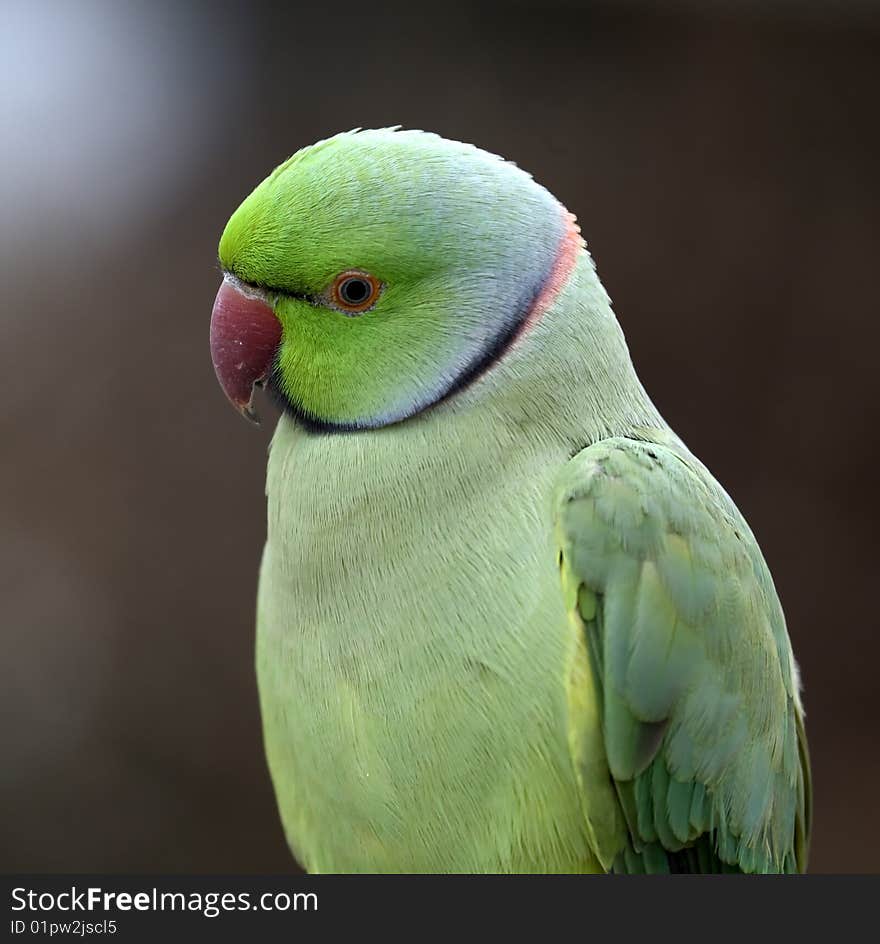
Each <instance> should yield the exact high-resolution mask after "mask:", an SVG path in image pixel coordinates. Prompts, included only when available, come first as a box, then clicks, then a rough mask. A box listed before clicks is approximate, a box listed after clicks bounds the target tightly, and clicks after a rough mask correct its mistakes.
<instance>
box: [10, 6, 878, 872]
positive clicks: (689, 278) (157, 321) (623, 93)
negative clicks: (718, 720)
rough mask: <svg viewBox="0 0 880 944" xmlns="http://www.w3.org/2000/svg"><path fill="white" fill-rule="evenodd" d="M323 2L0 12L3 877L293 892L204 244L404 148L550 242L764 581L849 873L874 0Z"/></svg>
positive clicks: (869, 383)
mask: <svg viewBox="0 0 880 944" xmlns="http://www.w3.org/2000/svg"><path fill="white" fill-rule="evenodd" d="M330 6H331V5H329V4H320V3H313V4H310V5H295V4H286V5H285V8H284V10H283V11H282V10H279V9H276V5H275V4H271V5H269V4H267V5H265V6H260V5H257V4H253V3H248V4H246V3H238V4H221V3H211V4H209V3H205V4H201V5H200V4H192V3H189V4H187V3H174V2H164V3H162V2H159V3H157V2H153V3H146V2H145V3H124V4H123V3H113V2H103V3H102V2H97V0H94V2H84V0H83V2H73V0H71V2H63V0H58V2H55V3H46V2H25V0H3V3H2V6H0V96H2V97H0V127H2V139H3V147H2V149H0V261H2V267H3V272H2V299H3V301H2V309H0V371H2V376H3V378H4V383H3V389H4V394H3V398H2V406H0V436H2V438H0V442H2V444H3V445H2V448H3V462H2V466H0V496H2V497H0V502H2V505H0V619H2V647H3V648H2V671H3V678H2V684H0V699H2V743H0V758H2V760H0V790H2V793H0V810H2V813H0V849H2V861H0V865H2V867H3V868H4V869H6V870H34V871H43V870H72V871H86V870H142V871H143V870H164V871H189V870H199V871H230V872H231V871H236V872H241V871H282V870H287V869H293V868H294V864H293V862H292V860H291V859H290V858H289V855H288V853H287V850H286V848H285V845H284V841H283V838H282V833H281V828H280V825H279V823H278V820H277V816H276V812H275V807H274V800H273V797H272V793H271V789H270V784H269V780H268V777H267V774H266V770H265V767H264V761H263V755H262V747H261V741H260V729H259V719H258V714H257V699H256V691H255V684H254V677H253V671H252V645H253V605H254V593H255V581H256V568H257V562H258V556H259V553H260V548H261V542H262V539H263V533H264V522H263V515H264V507H263V475H264V468H265V449H266V444H267V442H268V436H269V432H270V430H271V426H272V422H271V421H270V422H269V423H268V424H267V427H266V428H265V429H264V430H263V431H262V432H255V431H254V430H253V429H251V428H249V427H248V426H247V425H246V424H245V423H243V422H241V421H240V420H239V419H238V418H237V417H236V416H235V415H234V413H233V412H232V411H231V410H230V409H229V408H228V407H227V406H226V404H225V403H224V401H223V398H222V396H221V394H220V391H219V388H218V387H217V384H216V383H215V381H214V377H213V373H212V370H211V365H210V361H209V357H208V345H207V330H208V318H209V314H210V309H211V304H212V301H213V297H214V293H215V291H216V287H217V284H218V278H219V277H218V268H217V264H216V244H217V240H218V237H219V234H220V231H221V229H222V226H223V224H224V223H225V221H226V218H227V217H228V216H229V214H230V213H231V212H232V210H233V209H234V208H235V207H236V205H237V204H238V202H239V201H240V200H241V198H242V197H243V196H244V195H245V194H246V193H247V192H248V191H249V190H250V189H251V187H252V186H254V185H255V184H256V183H257V182H258V181H259V180H260V179H261V178H262V177H263V176H264V175H265V173H266V172H268V171H269V170H270V169H271V168H272V167H273V166H274V165H275V164H277V163H279V162H280V161H281V160H282V159H283V158H284V157H286V156H287V155H288V154H290V153H291V152H292V151H294V150H296V149H297V148H299V147H301V146H302V145H305V144H308V143H310V142H312V141H314V140H315V139H317V138H320V137H324V136H326V135H328V134H330V133H333V132H335V131H338V130H342V129H346V128H350V127H353V126H366V127H370V126H379V125H388V124H397V123H399V124H403V125H405V126H409V127H419V128H428V129H433V130H436V131H438V132H440V133H442V134H444V135H447V136H450V137H455V138H460V139H464V140H468V141H473V142H475V143H477V144H479V145H482V146H483V147H486V148H488V149H490V150H493V151H497V152H499V153H501V154H503V155H505V156H507V157H509V158H511V159H514V160H516V161H517V162H518V163H519V164H521V165H522V166H524V167H526V168H528V169H529V170H531V171H532V172H533V173H534V175H535V176H536V177H537V178H538V180H540V181H541V182H542V183H544V184H546V185H547V186H548V187H549V188H550V189H551V190H553V191H554V192H555V193H556V194H557V195H558V196H559V197H560V199H562V200H563V202H565V203H566V204H567V205H568V207H569V208H570V209H572V210H573V211H575V212H576V213H577V214H578V216H579V218H580V221H581V223H582V226H583V230H584V233H585V235H586V237H587V239H588V241H589V243H590V246H591V249H592V251H593V253H594V255H595V257H596V260H597V262H598V266H599V271H600V274H601V275H602V277H603V279H604V281H605V284H606V286H607V288H608V290H609V292H610V293H611V295H612V297H613V299H614V302H615V308H616V310H617V313H618V315H619V317H620V319H621V321H622V323H623V326H624V329H625V331H626V333H627V336H628V339H629V342H630V345H631V348H632V352H633V356H634V359H635V362H636V365H637V367H638V369H639V371H640V374H641V376H642V379H643V380H644V382H645V385H646V386H647V388H648V390H649V391H650V392H651V393H652V395H653V397H654V399H655V401H656V402H657V403H658V405H659V406H660V408H661V410H663V412H664V413H665V415H666V417H667V418H668V419H669V421H670V422H671V423H672V425H673V426H674V427H675V428H676V430H677V431H678V432H679V433H681V434H682V435H683V436H684V437H685V439H686V440H687V441H688V443H689V444H690V446H691V447H692V448H693V449H694V450H695V451H696V452H697V453H698V454H699V455H700V456H701V457H702V459H703V460H704V461H706V462H707V463H708V465H709V466H710V467H711V468H712V469H713V471H714V472H715V474H716V475H717V476H718V478H719V479H720V480H721V482H722V483H723V484H725V486H726V487H727V488H728V489H729V490H730V491H731V493H732V494H733V496H734V498H735V499H736V501H737V502H738V504H739V505H740V507H741V508H742V510H743V511H744V513H745V514H746V515H747V517H748V518H749V520H750V522H751V524H752V526H753V528H754V530H755V532H756V534H757V535H758V537H759V539H760V541H761V544H762V547H763V549H764V551H765V554H766V556H767V559H768V561H769V562H770V565H771V568H772V570H773V573H774V575H775V579H776V582H777V585H778V588H779V591H780V595H781V597H782V601H783V604H784V606H785V609H786V612H787V616H788V621H789V626H790V630H791V635H792V638H793V640H794V645H795V649H796V652H797V654H798V657H799V660H800V663H801V666H802V669H803V675H804V679H805V683H806V703H807V708H808V731H809V735H810V741H811V747H812V754H813V763H814V777H815V791H816V818H815V832H814V843H813V855H812V863H811V864H812V868H813V870H815V871H829V872H841V871H850V872H854V871H873V870H876V863H877V858H876V849H877V845H878V842H880V812H878V809H880V805H878V803H877V793H878V781H880V757H878V750H877V744H878V737H877V730H878V722H880V697H878V684H877V660H878V657H880V634H878V617H877V606H876V600H877V595H876V589H875V588H876V580H877V559H878V554H877V547H876V545H877V534H878V530H877V518H878V516H877V509H876V501H875V498H874V492H875V490H876V487H877V485H878V478H877V470H878V434H877V428H878V422H880V398H878V393H880V379H878V371H877V367H876V346H877V343H878V340H880V319H878V314H880V312H878V305H877V284H878V281H877V259H878V253H880V183H878V179H880V178H878V168H880V134H878V121H877V103H878V93H880V9H878V5H877V4H875V3H872V2H867V0H866V2H851V0H850V2H847V0H827V2H820V0H788V2H786V0H775V2H767V0H763V2H762V0H754V2H747V0H741V2H737V3H734V2H729V3H723V2H709V0H702V2H698V0H693V2H688V0H678V2H667V3H663V2H659V0H656V2H650V0H615V2H600V3H586V2H584V3H575V2H570V3H564V2H562V3H556V4H547V3H541V4H539V3H525V2H520V3H516V4H512V5H510V4H508V5H505V6H504V7H492V6H488V5H485V4H473V5H471V7H470V8H469V9H468V10H465V9H462V10H460V11H459V10H456V9H454V8H452V7H449V6H447V5H443V7H442V9H441V10H440V12H438V13H436V14H435V15H433V16H430V17H426V15H425V13H424V11H422V12H418V11H415V10H409V11H407V10H406V8H401V9H399V10H392V9H390V8H386V9H383V10H381V11H380V10H379V9H378V8H375V7H372V6H371V7H370V8H369V9H368V10H366V11H362V12H361V13H359V14H358V13H346V14H344V15H343V14H342V13H341V12H339V10H338V8H335V10H334V12H332V13H331V12H327V13H326V14H325V13H324V12H323V11H325V10H328V11H329V8H330ZM264 412H265V411H264Z"/></svg>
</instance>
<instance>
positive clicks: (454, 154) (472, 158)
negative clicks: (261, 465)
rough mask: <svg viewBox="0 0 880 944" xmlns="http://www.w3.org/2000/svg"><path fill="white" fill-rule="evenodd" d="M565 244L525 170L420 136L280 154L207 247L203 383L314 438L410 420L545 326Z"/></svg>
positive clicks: (367, 134) (566, 230)
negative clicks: (213, 256)
mask: <svg viewBox="0 0 880 944" xmlns="http://www.w3.org/2000/svg"><path fill="white" fill-rule="evenodd" d="M581 245H582V243H581V240H580V235H579V231H578V229H577V226H576V225H575V223H574V218H573V217H572V216H571V215H570V214H569V213H568V212H567V211H566V210H565V209H564V207H562V205H561V204H560V203H559V202H558V201H557V200H556V199H555V198H554V197H553V196H552V195H551V194H550V193H549V192H548V191H547V190H545V189H544V188H543V187H541V186H539V185H538V184H536V183H535V182H534V181H533V180H532V178H531V177H530V176H529V175H528V174H527V173H525V172H524V171H522V170H520V169H519V168H517V167H516V166H515V165H513V164H510V163H508V162H506V161H504V160H502V159H501V158H499V157H496V156H495V155H492V154H489V153H487V152H485V151H481V150H479V149H477V148H475V147H473V146H471V145H467V144H461V143H458V142H454V141H449V140H446V139H443V138H441V137H439V136H437V135H434V134H430V133H426V132H421V131H399V130H395V129H383V130H376V131H357V132H348V133H344V134H339V135H336V136H335V137H332V138H329V139H327V140H325V141H321V142H319V143H317V144H314V145H312V146H311V147H308V148H305V149H303V150H301V151H299V152H297V153H296V154H294V155H293V157H291V158H290V159H289V160H287V161H286V162H285V163H284V164H282V165H281V166H280V167H278V168H276V170H274V171H273V172H272V174H271V175H270V176H269V177H268V178H266V180H264V181H263V182H262V183H261V184H260V185H259V186H258V187H257V188H256V189H255V190H254V191H253V193H251V194H250V196H248V197H247V198H246V199H245V201H244V202H243V203H242V204H241V206H240V207H239V208H238V209H237V210H236V212H235V213H234V214H233V216H232V218H231V219H230V220H229V223H228V224H227V226H226V229H225V230H224V232H223V235H222V238H221V240H220V249H219V255H220V263H221V265H222V268H223V272H224V279H223V283H222V285H221V287H220V290H219V292H218V294H217V299H216V301H215V303H214V311H213V315H212V318H211V354H212V360H213V363H214V368H215V371H216V373H217V377H218V380H219V381H220V384H221V386H222V387H223V390H224V391H225V393H226V395H227V397H228V398H229V400H230V401H231V402H232V403H233V404H234V405H235V406H236V407H237V408H238V409H239V410H241V412H242V413H244V414H245V415H246V416H248V417H250V418H254V415H253V411H252V397H253V388H254V386H255V385H257V384H266V385H268V387H269V388H270V390H271V391H272V393H273V395H274V397H275V398H276V400H277V401H278V402H279V403H280V404H281V406H282V408H283V409H285V410H287V411H288V412H290V413H292V414H293V415H294V416H296V417H297V418H298V419H299V420H300V421H301V422H303V423H305V424H306V425H310V426H312V427H316V428H321V429H346V430H356V429H370V428H376V427H381V426H385V425H389V424H391V423H396V422H399V421H402V420H405V419H407V418H409V417H412V416H414V415H416V414H418V413H420V412H422V411H424V410H427V409H429V408H430V407H431V406H433V405H434V404H436V403H438V402H439V401H441V400H444V399H445V398H447V397H449V396H450V395H452V394H454V393H455V392H456V391H458V390H461V389H462V388H463V387H465V386H467V385H469V384H470V383H472V382H473V381H474V380H475V379H477V378H478V377H480V376H481V375H482V374H483V373H484V372H485V371H486V370H488V369H489V368H491V366H492V365H493V363H494V362H496V361H497V360H498V359H499V358H501V357H503V356H504V355H505V353H506V352H507V351H508V349H509V348H510V347H511V345H513V344H514V343H515V342H516V341H517V339H518V338H519V337H520V336H521V335H522V334H523V333H524V332H526V331H527V330H528V328H529V327H530V326H531V325H532V324H533V323H534V322H535V321H536V320H537V319H538V318H539V317H540V315H541V314H542V312H543V311H544V310H546V308H547V307H548V305H549V303H550V302H552V298H553V296H554V295H555V293H556V292H557V291H558V290H559V287H560V286H561V284H562V283H564V281H565V280H566V279H567V277H568V273H569V272H570V271H571V269H572V267H573V265H574V261H575V258H576V256H577V253H578V251H579V249H580V246H581Z"/></svg>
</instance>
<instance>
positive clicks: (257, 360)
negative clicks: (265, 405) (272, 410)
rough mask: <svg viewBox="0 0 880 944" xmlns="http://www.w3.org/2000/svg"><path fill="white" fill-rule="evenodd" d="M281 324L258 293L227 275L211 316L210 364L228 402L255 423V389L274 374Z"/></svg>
mask: <svg viewBox="0 0 880 944" xmlns="http://www.w3.org/2000/svg"><path fill="white" fill-rule="evenodd" d="M280 342H281V322H280V321H279V320H278V319H277V318H276V317H275V312H274V311H272V308H271V307H270V306H269V304H268V303H267V302H266V300H265V298H264V297H262V296H260V295H259V294H258V293H257V291H256V290H250V289H249V288H248V287H247V286H245V285H243V284H242V283H241V282H239V281H238V280H237V279H235V278H234V277H233V276H231V275H225V276H224V278H223V283H222V284H221V286H220V290H219V291H218V292H217V298H216V299H215V300H214V310H213V312H212V313H211V361H212V363H213V364H214V373H215V374H216V375H217V380H218V381H219V382H220V386H221V387H222V388H223V392H224V393H225V394H226V397H227V399H228V400H229V402H230V403H231V404H232V405H233V406H234V407H235V408H236V409H237V410H238V411H239V412H240V413H241V415H242V416H244V417H245V418H246V419H248V420H250V421H251V422H252V423H257V424H259V422H260V420H259V418H258V417H257V414H256V413H255V412H254V410H253V399H254V387H255V386H257V384H261V383H264V382H265V381H266V379H267V378H268V377H269V374H270V372H271V370H272V363H273V361H274V359H275V352H276V351H277V350H278V345H279V343H280Z"/></svg>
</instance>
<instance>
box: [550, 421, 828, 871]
mask: <svg viewBox="0 0 880 944" xmlns="http://www.w3.org/2000/svg"><path fill="white" fill-rule="evenodd" d="M638 433H639V431H634V435H638ZM641 433H642V435H643V437H644V440H647V441H644V440H643V441H639V440H637V439H635V438H613V439H608V440H604V441H600V442H598V443H595V444H594V445H592V446H590V447H588V448H586V449H584V450H583V451H582V452H580V453H579V454H578V455H577V456H575V457H574V459H572V461H571V462H570V463H569V464H568V466H567V467H566V468H565V470H564V472H563V474H562V476H561V481H560V484H559V486H558V491H557V502H556V522H557V537H558V541H559V545H560V548H561V554H560V564H561V568H562V580H563V584H564V585H575V586H576V587H577V594H576V597H575V599H576V600H577V603H576V607H575V610H574V618H575V626H576V628H577V631H579V632H582V633H584V634H585V636H586V638H587V640H588V645H587V647H586V651H587V652H589V653H592V654H593V655H592V657H591V658H590V660H589V664H590V672H591V673H592V676H593V690H594V691H595V693H596V697H597V698H598V713H599V715H600V717H601V722H600V723H601V726H602V730H603V736H604V742H605V747H606V756H607V764H608V768H607V769H608V772H609V774H610V776H611V778H612V779H613V781H614V783H615V787H616V792H617V795H618V800H619V803H620V808H621V811H622V813H623V820H624V821H625V823H626V828H625V830H621V831H620V832H619V833H618V834H617V835H615V836H613V837H612V838H611V839H610V840H609V843H610V844H609V847H608V848H607V849H606V850H604V851H603V852H602V853H601V854H600V859H601V860H602V861H603V862H605V861H611V860H613V862H614V868H615V869H617V870H620V871H657V870H661V871H680V870H681V869H682V868H686V869H687V870H688V871H690V870H693V869H698V870H700V871H703V870H705V869H704V866H706V864H707V861H706V859H707V856H708V857H709V858H710V859H711V863H710V864H712V870H715V869H716V867H717V869H727V868H733V869H735V870H741V871H743V872H783V871H795V870H799V871H802V870H803V869H804V868H805V867H806V846H807V839H808V832H809V818H810V810H809V789H810V787H809V765H808V761H807V757H806V747H805V740H804V737H803V721H802V709H801V705H800V696H799V692H798V680H797V677H796V672H795V670H794V662H793V658H792V655H791V648H790V645H789V641H788V636H787V633H786V629H785V622H784V618H783V615H782V609H781V607H780V606H779V601H778V598H777V596H776V592H775V589H774V587H773V583H772V581H771V578H770V574H769V571H768V570H767V566H766V564H765V562H764V560H763V557H762V556H761V553H760V551H759V549H758V546H757V543H756V541H755V539H754V536H753V535H752V533H751V531H750V530H749V528H748V526H747V525H746V523H745V521H744V520H743V518H742V516H741V515H740V514H739V512H738V511H737V509H736V508H735V506H734V505H733V502H732V501H731V500H730V499H729V497H728V496H727V495H726V494H725V492H724V491H723V490H722V489H721V487H720V486H719V485H718V484H717V483H716V482H715V480H714V479H713V478H712V477H711V476H710V475H709V473H708V472H707V471H706V469H705V468H704V467H703V466H702V465H701V464H700V463H699V462H698V461H697V460H696V459H695V458H694V457H693V456H692V455H691V454H690V453H689V452H687V450H685V449H684V448H683V447H682V446H681V445H680V443H678V441H677V440H676V439H675V438H674V437H672V436H671V435H669V434H668V433H665V432H663V431H661V430H644V431H641ZM652 439H654V440H656V439H661V440H663V442H656V441H651V440H652ZM576 751H577V745H576ZM581 754H582V752H578V753H576V754H575V758H576V761H580V760H581ZM593 776H595V775H593ZM587 815H588V818H591V816H592V814H591V812H590V811H589V810H588V813H587ZM683 852H687V853H688V855H686V856H684V857H682V853H683ZM692 867H693V868H692Z"/></svg>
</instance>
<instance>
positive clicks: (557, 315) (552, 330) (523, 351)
mask: <svg viewBox="0 0 880 944" xmlns="http://www.w3.org/2000/svg"><path fill="white" fill-rule="evenodd" d="M424 418H425V419H426V420H427V419H429V418H430V419H431V420H442V421H443V422H450V421H451V422H452V423H453V425H458V424H459V423H462V422H470V423H474V424H477V425H484V426H485V427H486V434H487V435H489V436H497V435H499V434H500V431H501V430H506V431H507V432H508V433H509V434H511V435H512V437H513V439H514V442H516V444H517V446H518V447H519V448H522V447H523V445H524V443H525V441H526V440H527V439H533V440H535V441H536V444H537V443H541V444H544V445H550V444H555V445H559V446H563V447H565V448H566V449H567V450H568V451H569V454H571V452H572V451H577V450H580V449H582V448H584V447H585V446H586V445H589V444H590V443H592V442H596V441H598V440H600V439H605V438H607V437H609V436H621V435H622V436H627V435H635V436H637V437H638V436H640V435H642V431H644V430H655V431H657V432H658V433H659V432H660V431H663V436H664V438H666V437H668V436H672V437H673V438H676V439H677V437H675V436H674V434H673V433H672V432H671V430H669V427H668V425H667V424H666V422H665V420H664V419H663V417H662V416H661V415H660V413H659V412H658V410H657V408H656V407H655V406H654V404H653V403H652V402H651V399H650V397H649V396H648V394H647V392H646V391H645V389H644V387H643V386H642V384H641V382H640V381H639V378H638V376H637V375H636V372H635V369H634V367H633V364H632V360H631V359H630V354H629V350H628V348H627V345H626V341H625V339H624V336H623V331H622V330H621V328H620V325H619V324H618V322H617V319H616V318H615V316H614V313H613V311H612V309H611V302H610V299H609V298H608V295H607V293H606V292H605V289H604V288H603V287H602V284H601V282H600V281H599V278H598V276H597V275H596V271H595V268H594V266H593V261H592V259H591V258H590V255H589V253H588V252H587V250H586V249H585V248H581V249H580V250H579V252H578V254H577V259H576V260H575V264H574V266H573V268H572V270H571V272H570V275H569V276H568V278H567V280H566V282H565V284H564V285H563V286H562V287H561V288H560V289H559V290H558V293H557V294H556V295H555V298H554V300H553V303H552V304H551V305H550V306H549V308H548V309H547V310H546V312H544V313H543V315H542V317H540V318H539V319H537V320H536V321H535V323H534V324H533V325H531V326H530V328H529V330H528V331H526V332H523V333H522V335H521V336H520V337H519V338H518V339H517V340H516V342H515V343H514V344H513V345H512V346H511V348H510V350H509V351H507V352H506V354H505V356H504V357H502V358H501V359H500V360H498V361H497V362H495V364H493V365H492V367H491V368H490V369H489V370H488V371H487V372H486V373H485V374H484V375H483V376H482V377H481V378H480V380H479V382H478V383H476V384H474V385H472V386H470V387H468V388H467V389H465V390H462V391H461V392H460V393H458V394H457V395H456V396H454V397H452V398H450V399H449V400H448V401H445V402H443V403H440V404H437V405H436V407H435V408H433V409H432V410H428V411H426V413H425V414H424Z"/></svg>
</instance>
